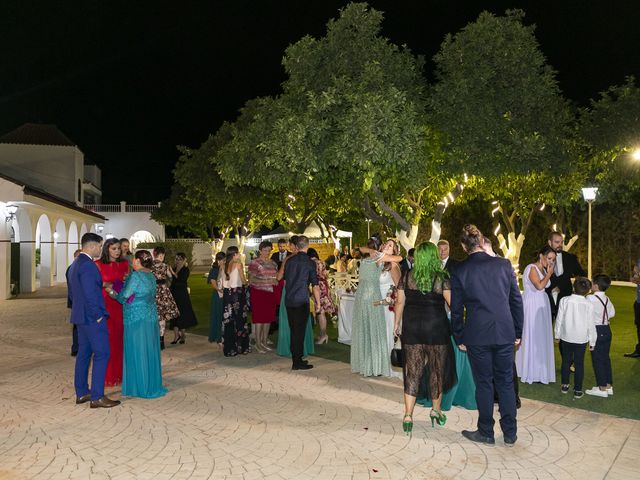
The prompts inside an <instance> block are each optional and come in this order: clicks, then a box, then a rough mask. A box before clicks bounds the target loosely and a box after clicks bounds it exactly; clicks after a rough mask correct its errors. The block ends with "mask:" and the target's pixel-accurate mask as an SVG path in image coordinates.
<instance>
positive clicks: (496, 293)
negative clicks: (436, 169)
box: [451, 225, 524, 445]
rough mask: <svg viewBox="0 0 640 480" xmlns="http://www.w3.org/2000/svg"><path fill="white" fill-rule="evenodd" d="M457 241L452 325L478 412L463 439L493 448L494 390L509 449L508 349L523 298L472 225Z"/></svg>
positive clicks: (507, 268)
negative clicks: (459, 255) (459, 258)
mask: <svg viewBox="0 0 640 480" xmlns="http://www.w3.org/2000/svg"><path fill="white" fill-rule="evenodd" d="M461 240H462V247H463V248H464V250H465V252H466V253H467V254H468V255H469V257H468V258H467V259H466V260H465V261H464V262H461V263H459V264H458V265H456V268H455V269H454V270H453V273H452V275H451V326H452V330H453V336H454V339H455V341H456V343H457V344H458V346H459V348H460V350H463V351H466V352H467V354H468V355H469V362H470V364H471V371H472V372H473V378H474V381H475V384H476V403H477V404H478V413H479V416H478V429H477V430H475V431H469V430H463V431H462V435H463V436H464V437H465V438H468V439H469V440H471V441H474V442H479V443H488V444H493V443H495V439H494V433H493V425H494V423H495V422H494V420H493V399H494V393H493V389H494V385H495V389H496V390H497V392H498V397H499V405H500V426H501V428H502V432H503V434H504V442H505V444H507V445H513V444H514V443H515V442H516V440H517V438H518V437H517V423H516V414H517V410H516V395H515V391H514V387H513V364H514V348H513V347H514V344H515V345H519V344H520V338H521V336H522V321H523V317H524V313H523V310H522V296H521V294H520V290H519V289H518V283H517V281H516V277H515V275H514V274H513V268H512V267H511V263H510V262H509V261H508V260H505V259H504V258H500V257H491V256H489V255H487V254H486V253H485V251H484V250H483V248H482V245H483V241H484V237H483V235H482V233H481V232H480V230H478V228H477V227H476V226H475V225H465V227H464V229H463V233H462V239H461ZM465 310H466V318H465Z"/></svg>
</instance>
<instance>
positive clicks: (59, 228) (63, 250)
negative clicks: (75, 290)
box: [53, 218, 68, 282]
mask: <svg viewBox="0 0 640 480" xmlns="http://www.w3.org/2000/svg"><path fill="white" fill-rule="evenodd" d="M53 242H54V243H53V244H54V246H55V247H54V248H55V254H56V269H55V275H56V282H64V281H66V279H65V275H64V274H65V272H66V270H67V265H68V260H67V257H68V255H67V250H68V248H67V226H66V225H65V223H64V220H63V219H61V218H59V219H58V221H57V222H56V229H55V231H54V232H53Z"/></svg>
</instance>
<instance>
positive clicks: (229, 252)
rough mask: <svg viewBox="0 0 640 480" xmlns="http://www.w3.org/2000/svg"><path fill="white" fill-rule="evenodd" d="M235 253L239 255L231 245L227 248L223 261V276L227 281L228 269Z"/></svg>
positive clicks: (236, 249)
mask: <svg viewBox="0 0 640 480" xmlns="http://www.w3.org/2000/svg"><path fill="white" fill-rule="evenodd" d="M236 253H240V250H238V247H236V246H234V245H232V246H230V247H229V248H227V256H226V257H225V259H224V276H225V278H226V279H227V280H229V267H230V266H231V260H233V257H234V256H235V254H236Z"/></svg>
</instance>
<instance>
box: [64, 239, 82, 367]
mask: <svg viewBox="0 0 640 480" xmlns="http://www.w3.org/2000/svg"><path fill="white" fill-rule="evenodd" d="M80 252H82V250H80V249H78V250H76V251H75V252H73V259H74V260H75V259H76V258H78V255H80ZM70 268H71V265H69V266H68V267H67V271H66V272H64V277H65V278H66V279H67V285H69V269H70ZM72 304H73V302H72V300H71V290H68V289H67V308H68V309H69V310H71V305H72ZM76 355H78V326H77V325H76V324H73V331H72V332H71V356H72V357H75V356H76Z"/></svg>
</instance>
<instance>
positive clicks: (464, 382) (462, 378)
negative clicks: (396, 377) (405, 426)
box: [417, 317, 478, 411]
mask: <svg viewBox="0 0 640 480" xmlns="http://www.w3.org/2000/svg"><path fill="white" fill-rule="evenodd" d="M449 322H451V317H449ZM451 343H452V344H453V351H454V355H455V357H456V375H457V377H458V381H457V382H456V384H455V385H454V386H453V387H452V388H451V390H449V391H448V392H446V393H444V394H443V395H442V405H441V406H440V409H441V410H447V411H448V410H451V406H452V405H455V406H456V407H462V408H466V409H467V410H477V408H478V405H477V404H476V384H475V382H474V381H473V374H472V373H471V365H470V364H469V357H468V356H467V352H463V351H462V350H460V349H459V348H458V345H456V342H455V340H454V339H453V337H451ZM417 403H419V404H420V405H422V406H424V407H428V408H431V406H432V405H431V399H430V398H418V400H417Z"/></svg>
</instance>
